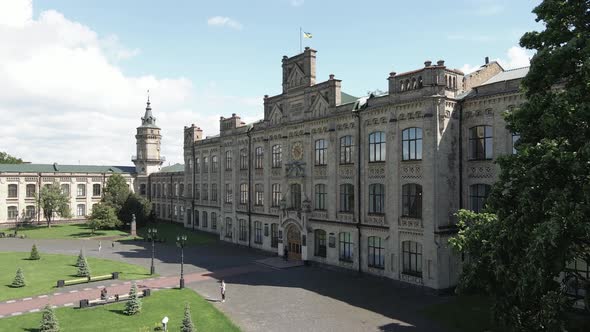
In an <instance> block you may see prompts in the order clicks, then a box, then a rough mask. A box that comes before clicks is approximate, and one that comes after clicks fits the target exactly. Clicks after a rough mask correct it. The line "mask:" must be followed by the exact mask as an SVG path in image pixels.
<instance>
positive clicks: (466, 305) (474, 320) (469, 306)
mask: <svg viewBox="0 0 590 332" xmlns="http://www.w3.org/2000/svg"><path fill="white" fill-rule="evenodd" d="M424 313H425V314H426V315H427V316H428V317H429V318H431V319H432V320H435V321H438V322H440V323H441V324H442V325H444V326H446V327H448V328H451V329H455V330H456V331H462V332H471V331H473V332H481V331H494V328H493V325H492V322H491V307H490V301H489V299H488V298H486V297H483V296H475V295H470V296H467V295H463V296H455V297H453V298H451V299H450V300H449V301H448V302H446V303H441V304H436V305H432V306H430V307H428V308H426V309H425V310H424Z"/></svg>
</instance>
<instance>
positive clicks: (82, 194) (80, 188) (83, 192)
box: [77, 184, 86, 197]
mask: <svg viewBox="0 0 590 332" xmlns="http://www.w3.org/2000/svg"><path fill="white" fill-rule="evenodd" d="M77 196H78V197H85V196H86V185H85V184H79V185H78V195H77Z"/></svg>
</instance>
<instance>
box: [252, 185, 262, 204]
mask: <svg viewBox="0 0 590 332" xmlns="http://www.w3.org/2000/svg"><path fill="white" fill-rule="evenodd" d="M254 191H255V201H254V204H255V205H257V206H263V205H264V185H262V184H261V183H257V184H256V185H255V186H254Z"/></svg>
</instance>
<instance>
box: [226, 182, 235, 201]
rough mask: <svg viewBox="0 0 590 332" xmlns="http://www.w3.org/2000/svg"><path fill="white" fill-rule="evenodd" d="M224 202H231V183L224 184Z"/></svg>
mask: <svg viewBox="0 0 590 332" xmlns="http://www.w3.org/2000/svg"><path fill="white" fill-rule="evenodd" d="M225 202H226V203H232V202H233V190H232V185H231V184H230V183H226V184H225Z"/></svg>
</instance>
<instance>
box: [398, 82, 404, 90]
mask: <svg viewBox="0 0 590 332" xmlns="http://www.w3.org/2000/svg"><path fill="white" fill-rule="evenodd" d="M399 91H400V92H404V91H405V89H404V81H403V80H401V81H399Z"/></svg>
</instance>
